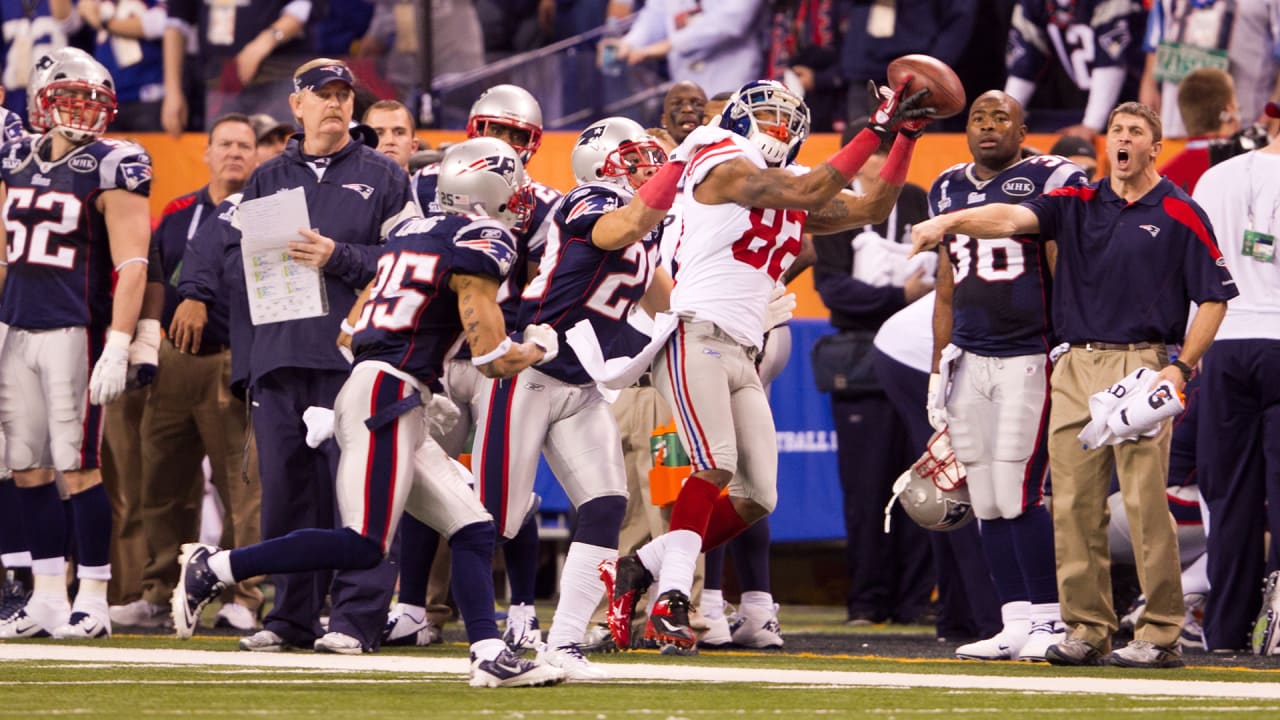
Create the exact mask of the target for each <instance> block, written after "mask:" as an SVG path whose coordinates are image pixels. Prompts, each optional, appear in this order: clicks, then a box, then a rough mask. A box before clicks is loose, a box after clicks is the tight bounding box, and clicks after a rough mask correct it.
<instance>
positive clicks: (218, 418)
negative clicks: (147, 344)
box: [111, 114, 262, 630]
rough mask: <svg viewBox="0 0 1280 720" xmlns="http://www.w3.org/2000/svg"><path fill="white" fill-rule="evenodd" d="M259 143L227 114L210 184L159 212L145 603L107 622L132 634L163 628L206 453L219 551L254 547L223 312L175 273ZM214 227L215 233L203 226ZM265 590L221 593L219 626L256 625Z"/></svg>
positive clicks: (247, 587) (214, 133)
mask: <svg viewBox="0 0 1280 720" xmlns="http://www.w3.org/2000/svg"><path fill="white" fill-rule="evenodd" d="M255 145H256V135H255V133H254V128H253V125H252V124H251V123H250V120H249V118H247V117H245V116H243V115H235V114H233V115H226V116H223V117H222V118H220V119H219V120H218V121H217V122H216V123H215V124H214V126H213V129H212V130H210V132H209V147H208V150H206V153H205V161H206V162H207V163H208V165H209V184H208V185H207V186H205V187H203V188H201V189H199V190H197V191H195V192H193V193H190V194H187V195H183V196H182V197H179V198H177V199H176V200H174V201H173V202H171V203H169V205H168V206H167V207H166V208H165V211H164V216H163V217H162V219H161V221H160V224H159V225H158V226H157V228H156V231H155V233H154V234H153V236H152V243H151V270H152V271H153V273H155V276H156V277H158V282H159V284H160V285H162V286H163V289H164V294H165V303H164V313H163V321H164V323H165V324H166V325H168V326H169V328H170V337H169V338H166V339H165V340H163V341H162V342H161V343H160V363H159V370H158V372H157V374H156V378H155V381H154V382H153V383H152V385H151V394H150V396H149V398H148V400H147V404H146V408H145V410H144V411H143V415H142V419H141V433H140V434H141V438H142V447H141V457H142V462H141V465H142V470H141V475H142V483H141V485H142V488H141V498H140V501H141V511H140V517H141V522H142V531H143V535H144V536H145V538H146V542H147V550H148V561H147V565H146V567H145V568H144V569H143V572H142V598H141V599H139V600H138V601H136V602H132V603H129V604H127V605H122V606H116V607H112V608H111V618H112V621H113V622H115V623H116V624H118V625H131V626H135V627H164V626H170V618H169V595H170V593H172V592H173V586H174V584H175V583H176V582H177V580H178V547H179V546H180V545H181V544H182V543H187V542H193V541H195V540H196V539H197V538H198V535H199V530H200V507H201V502H202V500H203V497H204V482H203V473H202V472H201V467H200V464H201V457H202V456H204V455H208V457H209V462H210V464H211V466H212V468H213V484H214V486H215V487H217V489H218V494H219V497H220V498H221V500H222V504H223V507H224V508H225V509H226V515H225V520H224V524H223V538H222V544H223V545H226V546H229V547H241V546H244V545H251V544H253V543H255V542H257V541H258V539H259V537H258V536H259V532H258V528H259V514H260V503H261V486H260V484H259V482H258V463H257V458H256V457H248V458H246V455H252V454H253V447H252V443H249V442H247V430H246V425H247V419H248V415H247V413H246V411H245V405H244V401H243V400H241V399H239V398H237V397H235V396H234V395H232V394H231V390H230V385H231V350H230V348H229V344H228V340H227V324H226V309H225V307H223V308H222V309H221V310H219V308H218V307H217V304H216V303H215V304H214V305H212V306H209V307H206V306H205V304H204V303H199V302H196V301H183V302H182V303H181V304H179V300H180V298H179V297H178V295H177V291H176V282H177V275H178V273H179V272H180V267H181V262H182V259H183V256H184V254H185V253H186V251H187V245H188V242H189V241H190V239H191V237H193V236H194V235H195V233H196V232H198V231H199V229H200V228H201V227H204V226H205V223H206V221H207V220H209V219H210V218H213V217H214V216H215V215H216V214H217V209H216V208H217V207H218V205H219V203H221V202H222V201H223V200H224V199H225V198H226V197H227V196H228V195H230V194H232V193H234V192H238V191H239V190H240V188H242V187H244V183H245V181H246V180H248V179H249V175H250V174H252V172H253V170H254V168H255V167H256V166H257V158H256V154H255ZM208 227H212V226H208ZM261 605H262V591H261V590H259V589H258V586H257V582H251V581H246V582H241V583H238V584H236V585H234V586H232V587H231V588H229V589H228V590H227V592H226V593H225V594H224V602H223V606H222V609H221V610H220V611H219V612H218V617H217V624H218V625H219V626H229V627H233V628H235V629H237V630H252V629H253V628H254V627H256V625H257V613H258V609H259V608H260V607H261Z"/></svg>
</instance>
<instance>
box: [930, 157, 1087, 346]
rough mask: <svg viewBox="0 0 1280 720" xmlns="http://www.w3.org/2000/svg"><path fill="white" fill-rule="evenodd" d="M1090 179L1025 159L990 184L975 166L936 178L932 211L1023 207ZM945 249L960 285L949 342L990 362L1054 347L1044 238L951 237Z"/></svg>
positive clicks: (1059, 162)
mask: <svg viewBox="0 0 1280 720" xmlns="http://www.w3.org/2000/svg"><path fill="white" fill-rule="evenodd" d="M1086 182H1087V180H1086V178H1085V175H1084V171H1082V170H1081V169H1080V168H1079V167H1077V166H1076V165H1074V164H1072V163H1071V162H1069V161H1067V160H1066V159H1064V158H1062V157H1059V156H1057V155H1036V156H1033V157H1030V158H1027V159H1025V160H1022V161H1020V162H1018V163H1016V164H1014V165H1013V166H1012V167H1008V168H1006V169H1004V170H1003V171H1001V172H1000V173H999V174H997V175H996V176H995V177H993V178H990V179H988V180H979V179H978V177H977V175H975V174H974V166H973V163H964V164H961V165H954V166H952V167H950V168H948V169H947V170H945V171H943V173H942V174H941V175H939V176H938V179H937V180H935V181H934V183H933V188H932V189H931V190H930V191H929V212H930V214H931V215H940V214H943V213H948V212H955V211H957V210H963V209H965V208H971V207H980V206H982V205H987V204H990V203H1020V202H1024V201H1026V200H1031V199H1033V198H1037V197H1040V196H1041V195H1043V194H1044V193H1047V192H1049V191H1050V190H1056V189H1057V188H1060V187H1063V186H1070V185H1084V184H1085V183H1086ZM1045 239H1046V240H1052V239H1053V238H1045ZM940 251H945V252H946V253H947V255H948V256H949V257H950V260H951V269H952V273H953V282H954V287H955V291H954V295H953V296H952V310H953V317H954V321H953V326H952V330H951V342H952V343H954V344H955V345H956V346H957V347H959V348H961V349H963V350H968V351H969V352H973V353H977V354H978V355H985V356H987V357H1014V356H1018V355H1031V354H1035V353H1043V352H1047V351H1048V350H1049V348H1050V347H1052V346H1053V344H1054V343H1053V327H1052V324H1051V320H1050V315H1049V303H1050V297H1051V290H1052V287H1053V281H1052V268H1051V267H1050V266H1049V263H1048V260H1047V258H1046V257H1045V253H1044V243H1043V242H1042V241H1041V240H1040V238H1036V237H1011V238H991V239H983V240H979V239H977V238H971V237H969V236H968V235H948V236H947V238H946V242H945V243H944V244H943V245H942V246H941V248H940Z"/></svg>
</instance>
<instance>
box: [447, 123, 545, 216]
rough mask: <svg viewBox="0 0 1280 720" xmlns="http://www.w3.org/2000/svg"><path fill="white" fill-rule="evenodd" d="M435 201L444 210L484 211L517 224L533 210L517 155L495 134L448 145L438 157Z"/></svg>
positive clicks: (471, 213) (459, 211) (474, 212)
mask: <svg viewBox="0 0 1280 720" xmlns="http://www.w3.org/2000/svg"><path fill="white" fill-rule="evenodd" d="M436 202H437V203H439V204H440V207H441V208H442V209H443V210H444V211H445V212H451V213H461V214H467V215H487V216H489V217H491V218H494V219H496V220H498V221H499V222H501V223H502V224H504V225H506V226H507V227H509V228H520V227H522V226H523V225H524V224H525V223H526V222H527V221H528V219H529V216H530V214H531V213H532V212H533V196H532V193H531V191H530V189H529V181H528V179H527V178H526V176H525V173H524V164H523V163H521V162H520V156H519V155H517V154H516V151H515V150H514V149H513V148H512V147H511V146H510V145H508V144H506V143H504V142H502V141H501V140H498V139H497V138H473V139H471V140H464V141H463V142H460V143H458V144H456V145H450V146H449V147H448V148H447V149H446V150H445V151H444V157H442V158H441V159H440V177H439V179H438V180H437V182H436Z"/></svg>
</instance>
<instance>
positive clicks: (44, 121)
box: [27, 47, 116, 143]
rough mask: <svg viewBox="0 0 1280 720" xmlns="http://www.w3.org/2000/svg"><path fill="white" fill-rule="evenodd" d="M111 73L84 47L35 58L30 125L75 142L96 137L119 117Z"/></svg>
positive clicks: (28, 89) (62, 49) (31, 83)
mask: <svg viewBox="0 0 1280 720" xmlns="http://www.w3.org/2000/svg"><path fill="white" fill-rule="evenodd" d="M115 88H116V85H115V82H114V81H113V80H112V79H111V73H109V72H107V69H106V68H105V67H103V66H102V64H101V63H99V62H98V61H97V60H94V59H93V56H91V55H89V53H86V52H85V51H83V50H80V49H77V48H73V47H64V48H59V49H57V50H54V51H53V52H51V53H49V54H48V55H45V56H43V57H41V58H40V59H39V60H37V61H36V63H35V65H34V66H33V68H32V70H31V79H30V82H29V84H28V87H27V93H28V98H29V100H28V116H29V118H30V122H31V126H32V127H33V128H35V129H37V130H39V131H41V132H48V131H51V130H55V131H57V132H60V133H62V135H63V136H64V137H66V138H67V139H68V140H70V141H71V142H73V143H84V142H88V141H90V140H94V139H96V138H98V137H99V136H100V135H102V134H103V133H104V132H106V131H107V126H108V125H110V124H111V121H112V120H114V119H115V117H116V90H115Z"/></svg>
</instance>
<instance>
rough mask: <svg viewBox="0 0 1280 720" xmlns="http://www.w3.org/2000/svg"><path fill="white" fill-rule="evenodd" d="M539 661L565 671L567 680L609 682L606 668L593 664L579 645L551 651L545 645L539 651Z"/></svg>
mask: <svg viewBox="0 0 1280 720" xmlns="http://www.w3.org/2000/svg"><path fill="white" fill-rule="evenodd" d="M538 660H539V661H541V662H544V663H546V664H548V665H551V666H552V667H558V668H560V669H561V670H563V671H564V676H565V680H572V681H574V682H581V681H585V680H608V679H609V673H607V672H605V670H604V668H602V667H600V666H599V665H596V664H594V663H592V662H591V661H590V660H588V659H587V657H586V656H585V655H583V654H582V648H581V647H580V646H579V645H578V644H577V643H569V644H568V645H561V646H560V647H558V648H555V649H551V648H548V647H546V646H545V645H544V646H543V647H542V648H541V649H540V650H539V651H538Z"/></svg>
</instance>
